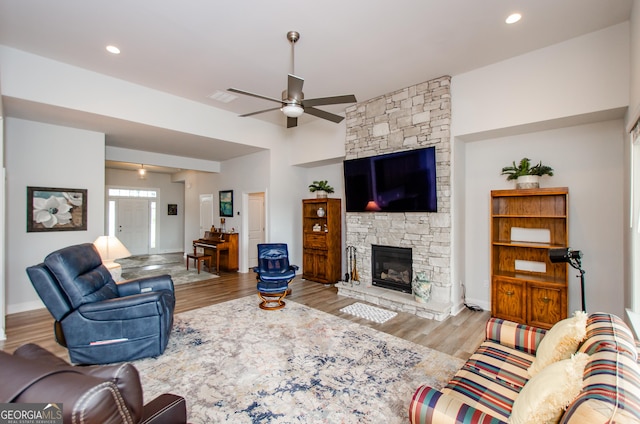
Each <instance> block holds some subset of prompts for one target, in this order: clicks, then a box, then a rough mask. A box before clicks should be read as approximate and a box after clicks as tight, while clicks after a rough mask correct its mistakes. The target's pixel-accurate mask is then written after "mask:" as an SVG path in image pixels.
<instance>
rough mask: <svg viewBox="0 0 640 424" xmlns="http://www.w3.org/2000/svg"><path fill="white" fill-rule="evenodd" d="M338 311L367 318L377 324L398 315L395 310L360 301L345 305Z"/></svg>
mask: <svg viewBox="0 0 640 424" xmlns="http://www.w3.org/2000/svg"><path fill="white" fill-rule="evenodd" d="M340 312H344V313H345V314H350V315H354V316H357V317H360V318H364V319H368V320H369V321H373V322H377V323H378V324H382V323H385V322H387V321H389V320H390V319H391V318H393V317H395V316H396V315H398V313H397V312H391V311H387V310H386V309H382V308H376V307H375V306H371V305H365V304H364V303H360V302H356V303H352V304H351V305H349V306H345V307H344V308H342V309H340Z"/></svg>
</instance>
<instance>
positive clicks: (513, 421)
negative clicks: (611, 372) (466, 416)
mask: <svg viewBox="0 0 640 424" xmlns="http://www.w3.org/2000/svg"><path fill="white" fill-rule="evenodd" d="M588 360H589V355H587V354H586V353H580V352H579V353H576V354H575V355H573V357H571V358H569V359H563V360H561V361H558V362H554V363H553V364H551V365H549V366H547V367H545V369H543V370H542V371H540V372H539V373H538V374H536V376H535V377H533V378H532V379H531V380H529V381H527V383H526V384H525V385H524V387H523V388H522V390H521V391H520V393H519V394H518V397H517V398H516V400H515V402H514V403H513V409H512V410H511V416H510V417H509V424H543V423H545V424H546V423H557V422H558V421H559V420H560V417H561V416H562V413H563V411H564V409H565V408H566V407H567V406H568V405H569V404H570V403H571V402H572V401H573V400H574V399H575V398H576V397H577V396H578V395H579V394H580V391H581V390H582V384H583V374H584V367H585V365H586V364H587V361H588Z"/></svg>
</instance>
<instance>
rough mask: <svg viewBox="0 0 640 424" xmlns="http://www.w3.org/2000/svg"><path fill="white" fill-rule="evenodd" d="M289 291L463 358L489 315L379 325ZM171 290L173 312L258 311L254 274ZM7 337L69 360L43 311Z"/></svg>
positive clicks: (339, 299)
mask: <svg viewBox="0 0 640 424" xmlns="http://www.w3.org/2000/svg"><path fill="white" fill-rule="evenodd" d="M291 289H292V293H291V295H290V296H287V299H291V300H294V301H296V302H298V303H301V304H304V305H307V306H310V307H312V308H315V309H318V310H321V311H324V312H327V313H330V314H333V315H337V316H339V317H341V318H345V319H348V320H350V321H354V322H357V323H359V324H362V325H366V326H369V327H371V328H375V329H376V330H379V331H384V332H386V333H388V334H391V335H394V336H396V337H400V338H403V339H405V340H409V341H412V342H414V343H417V344H420V345H423V346H427V347H429V348H431V349H435V350H438V351H440V352H444V353H447V354H449V355H453V356H456V357H459V358H462V359H467V358H468V357H469V356H470V355H471V353H472V352H473V351H474V350H475V349H476V348H477V347H478V345H479V344H480V342H481V341H482V340H483V339H484V326H485V323H486V321H487V319H488V318H489V316H490V314H489V312H487V311H484V312H474V311H470V310H467V309H465V310H464V311H462V312H460V313H459V314H458V315H456V316H454V317H450V318H448V319H446V320H445V321H434V320H428V319H424V318H419V317H417V316H415V315H412V314H407V313H403V312H399V313H398V316H397V317H395V318H393V319H391V320H389V321H387V322H386V323H384V324H378V323H375V322H372V321H368V320H365V319H362V318H358V317H355V316H353V315H349V314H344V313H342V312H340V309H341V308H343V307H345V306H348V305H350V304H351V303H353V302H355V300H354V299H351V298H347V297H344V296H338V289H337V288H335V287H333V286H325V285H323V284H320V283H316V282H313V281H305V280H302V279H301V278H300V277H296V279H295V280H294V281H293V282H292V283H291ZM175 291H176V310H175V312H176V313H180V312H184V311H189V310H192V309H197V308H202V307H204V306H209V305H213V304H216V303H221V302H226V301H228V300H232V299H237V298H240V297H244V296H249V295H254V296H256V308H257V307H258V297H257V295H256V282H255V276H254V274H253V273H252V272H249V273H237V272H228V273H225V272H221V275H220V278H216V279H213V280H206V281H200V282H197V283H190V284H182V285H178V286H176V287H175ZM285 301H286V299H285ZM6 333H7V340H4V341H0V349H2V350H5V351H7V352H13V350H15V349H16V348H17V347H19V346H21V345H22V344H24V343H37V344H39V345H40V346H42V347H44V348H46V349H48V350H50V351H52V352H54V353H55V354H56V355H58V356H60V357H62V358H64V359H66V360H68V356H67V351H66V349H65V348H63V347H62V346H60V345H58V344H57V343H56V341H55V340H54V337H53V318H52V317H51V315H50V314H49V312H48V311H47V310H46V309H40V310H36V311H29V312H22V313H17V314H12V315H7V317H6Z"/></svg>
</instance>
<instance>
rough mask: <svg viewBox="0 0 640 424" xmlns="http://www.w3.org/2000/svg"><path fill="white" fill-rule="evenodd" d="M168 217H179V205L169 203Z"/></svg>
mask: <svg viewBox="0 0 640 424" xmlns="http://www.w3.org/2000/svg"><path fill="white" fill-rule="evenodd" d="M167 215H178V205H176V204H175V203H169V204H168V205H167Z"/></svg>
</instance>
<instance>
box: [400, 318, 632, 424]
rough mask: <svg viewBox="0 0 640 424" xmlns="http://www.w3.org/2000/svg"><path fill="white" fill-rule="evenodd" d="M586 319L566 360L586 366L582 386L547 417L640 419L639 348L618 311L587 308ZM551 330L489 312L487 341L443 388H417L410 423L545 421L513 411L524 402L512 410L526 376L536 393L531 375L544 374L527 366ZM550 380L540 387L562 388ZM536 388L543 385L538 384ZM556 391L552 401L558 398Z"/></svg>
mask: <svg viewBox="0 0 640 424" xmlns="http://www.w3.org/2000/svg"><path fill="white" fill-rule="evenodd" d="M585 317H586V326H585V325H584V321H583V331H585V329H586V331H585V333H584V334H585V336H584V338H583V340H582V341H580V342H579V344H577V352H580V353H575V354H574V355H572V356H571V359H567V360H565V361H563V362H566V361H571V360H574V358H578V357H580V358H583V362H582V366H583V367H584V368H580V372H576V373H575V374H576V375H577V377H576V379H577V386H578V387H577V389H576V390H578V392H576V394H575V395H576V396H575V397H573V395H571V399H572V400H571V401H567V402H566V403H565V404H564V405H563V406H566V408H561V409H560V410H558V412H557V415H556V416H555V417H554V419H552V420H549V421H550V422H560V423H571V424H589V423H608V422H611V423H614V422H615V423H617V424H623V423H624V424H626V423H640V367H639V366H638V349H637V346H636V342H635V340H634V338H633V335H632V333H631V331H630V330H629V328H628V327H627V326H626V325H625V323H624V322H622V320H621V319H620V318H618V317H616V316H615V315H611V314H605V313H595V314H590V315H588V316H585V315H584V314H583V318H585ZM546 333H547V331H545V330H542V329H538V328H535V327H530V326H526V325H522V324H516V323H513V322H510V321H504V320H501V319H497V318H491V319H490V320H489V321H488V322H487V326H486V340H485V341H484V342H483V343H482V344H481V345H480V346H479V348H478V349H477V350H476V352H474V354H473V355H472V356H471V357H470V358H469V360H468V361H467V362H466V363H465V365H464V366H463V367H462V368H461V369H460V370H459V371H458V372H457V373H456V374H455V376H454V377H453V378H452V379H451V380H450V381H449V383H448V384H447V385H446V386H445V387H444V388H443V389H441V390H436V389H434V388H431V387H428V386H421V387H419V388H418V390H417V391H416V392H415V394H414V396H413V398H412V400H411V404H410V406H409V418H410V422H412V423H441V424H450V423H469V424H471V423H473V424H485V423H487V424H488V423H491V424H499V423H520V422H542V421H537V420H531V419H529V420H528V421H523V420H521V419H519V418H518V417H517V416H516V415H517V414H518V413H519V412H520V411H516V410H515V409H519V407H520V406H522V405H519V406H518V407H516V408H514V403H515V402H516V400H517V398H518V396H519V395H521V399H520V401H522V402H521V404H522V403H523V402H524V400H523V399H524V398H525V395H524V393H525V385H526V384H527V383H528V382H530V383H529V384H530V386H529V388H528V389H527V390H528V393H527V395H526V397H527V399H530V396H529V395H531V394H532V393H533V394H534V396H537V393H536V391H535V390H534V391H532V390H529V389H531V388H532V387H533V385H534V384H535V383H534V380H535V379H539V378H540V377H536V376H534V377H530V376H529V373H528V372H527V369H528V368H529V367H530V366H531V364H532V362H533V361H534V359H535V355H536V350H537V349H538V347H539V346H540V343H541V341H542V340H543V338H544V336H545V334H546ZM547 344H548V343H547ZM585 354H586V355H585ZM587 355H588V356H587ZM554 366H556V367H557V366H560V364H559V363H556V364H555V365H554ZM547 367H552V365H547ZM582 370H583V371H582ZM542 371H544V369H543V370H542ZM548 371H551V368H549V370H548ZM541 374H542V372H541ZM546 374H548V373H546ZM556 374H557V373H556ZM542 384H544V383H542ZM553 386H554V385H553V384H547V387H544V386H542V389H541V390H539V391H540V392H545V391H552V390H554V389H557V387H553ZM556 386H557V385H556ZM536 388H537V389H540V386H536ZM547 395H549V393H547ZM553 396H554V395H553V394H552V397H551V398H550V399H551V401H553V400H554V398H553ZM547 399H549V398H547ZM520 401H519V402H520ZM527 401H528V400H527ZM544 402H547V403H549V400H543V404H542V405H541V407H540V408H539V409H545V404H544ZM567 404H568V405H567ZM534 405H535V404H534ZM512 409H513V416H512ZM545 421H546V420H545Z"/></svg>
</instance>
